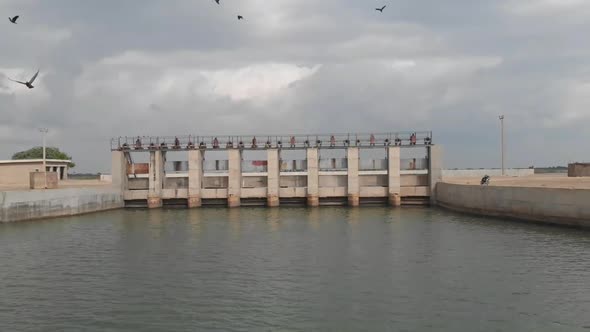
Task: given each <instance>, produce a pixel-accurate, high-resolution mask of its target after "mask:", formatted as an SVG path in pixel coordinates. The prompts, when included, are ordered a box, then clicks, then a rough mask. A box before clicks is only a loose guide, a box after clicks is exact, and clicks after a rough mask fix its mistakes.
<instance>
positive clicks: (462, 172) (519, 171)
mask: <svg viewBox="0 0 590 332" xmlns="http://www.w3.org/2000/svg"><path fill="white" fill-rule="evenodd" d="M486 174H487V175H489V176H502V170H501V169H496V168H487V169H443V171H442V176H443V178H447V177H483V176H484V175H486ZM504 174H505V175H506V176H529V175H535V170H534V169H533V168H507V169H505V170H504Z"/></svg>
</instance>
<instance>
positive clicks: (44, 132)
mask: <svg viewBox="0 0 590 332" xmlns="http://www.w3.org/2000/svg"><path fill="white" fill-rule="evenodd" d="M39 131H40V132H41V133H42V134H43V175H44V178H45V189H47V166H46V164H47V161H46V154H45V136H47V132H48V131H49V130H48V129H47V128H39Z"/></svg>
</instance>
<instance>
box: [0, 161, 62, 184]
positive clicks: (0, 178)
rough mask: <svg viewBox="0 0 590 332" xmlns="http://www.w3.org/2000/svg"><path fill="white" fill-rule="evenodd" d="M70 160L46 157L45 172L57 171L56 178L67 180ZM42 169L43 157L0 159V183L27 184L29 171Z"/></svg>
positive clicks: (40, 170)
mask: <svg viewBox="0 0 590 332" xmlns="http://www.w3.org/2000/svg"><path fill="white" fill-rule="evenodd" d="M71 162H72V161H71V160H58V159H46V160H45V165H46V170H47V172H55V173H57V179H58V180H67V178H68V164H69V163H71ZM42 171H43V159H22V160H0V185H14V186H28V185H29V183H30V175H29V173H31V172H42Z"/></svg>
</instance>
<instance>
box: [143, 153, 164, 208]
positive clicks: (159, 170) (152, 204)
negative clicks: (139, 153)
mask: <svg viewBox="0 0 590 332" xmlns="http://www.w3.org/2000/svg"><path fill="white" fill-rule="evenodd" d="M164 153H165V152H163V151H150V163H149V180H148V181H149V193H148V198H147V203H148V208H150V209H152V208H159V207H162V188H163V184H162V180H163V178H164V163H163V154H164Z"/></svg>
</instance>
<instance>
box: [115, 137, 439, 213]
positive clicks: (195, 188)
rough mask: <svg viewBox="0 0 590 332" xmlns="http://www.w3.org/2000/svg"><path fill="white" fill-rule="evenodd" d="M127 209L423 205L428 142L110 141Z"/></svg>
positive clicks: (429, 164) (435, 170)
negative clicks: (144, 207) (180, 206)
mask: <svg viewBox="0 0 590 332" xmlns="http://www.w3.org/2000/svg"><path fill="white" fill-rule="evenodd" d="M111 151H112V173H113V185H114V186H115V187H116V188H118V189H120V190H121V191H122V193H123V198H124V200H125V204H126V206H147V207H149V208H158V207H162V206H166V205H175V206H176V205H182V206H186V207H189V208H193V207H201V206H211V205H224V206H229V207H238V206H247V205H264V206H271V207H272V206H279V205H308V206H318V205H348V206H358V205H364V204H390V205H392V206H400V205H402V204H403V205H409V204H430V203H432V202H434V199H435V198H434V195H435V191H434V187H435V185H436V183H437V182H440V181H441V177H442V171H441V168H442V165H441V162H442V160H441V159H442V158H441V157H442V156H441V150H440V146H437V145H435V144H434V143H433V139H432V132H430V131H423V132H397V133H395V132H392V133H374V134H371V133H368V134H364V133H363V134H359V133H355V134H327V135H326V134H313V135H312V134H310V135H241V136H231V135H219V136H199V135H184V136H129V137H116V138H113V139H111Z"/></svg>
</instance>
